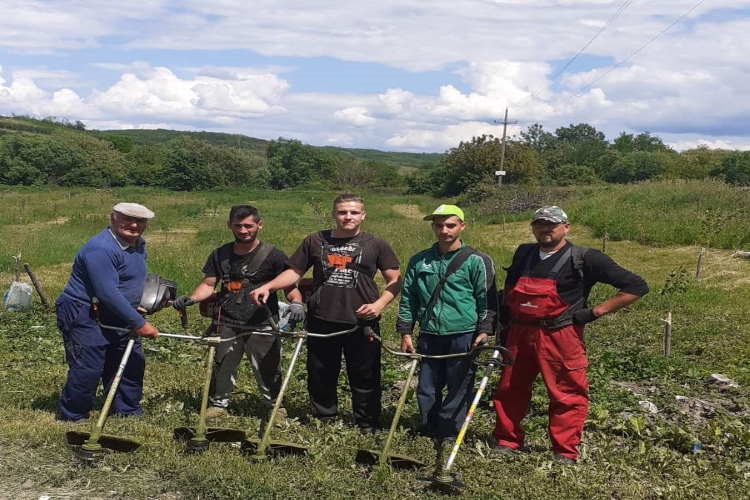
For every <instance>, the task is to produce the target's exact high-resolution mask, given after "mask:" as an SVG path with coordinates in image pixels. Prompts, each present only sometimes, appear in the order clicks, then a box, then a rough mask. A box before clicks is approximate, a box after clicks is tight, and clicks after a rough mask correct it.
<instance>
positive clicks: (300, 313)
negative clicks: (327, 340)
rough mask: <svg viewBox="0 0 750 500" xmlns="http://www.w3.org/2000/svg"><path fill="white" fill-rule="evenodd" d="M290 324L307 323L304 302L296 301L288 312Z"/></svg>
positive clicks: (290, 305)
mask: <svg viewBox="0 0 750 500" xmlns="http://www.w3.org/2000/svg"><path fill="white" fill-rule="evenodd" d="M286 317H287V318H288V321H289V323H301V322H303V321H305V306H304V304H302V302H297V301H294V302H292V303H291V304H289V307H288V308H287V310H286Z"/></svg>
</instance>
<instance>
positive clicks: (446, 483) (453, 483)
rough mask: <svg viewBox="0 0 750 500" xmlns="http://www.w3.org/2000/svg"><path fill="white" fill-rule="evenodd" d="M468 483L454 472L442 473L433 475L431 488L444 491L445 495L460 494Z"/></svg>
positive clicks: (440, 491)
mask: <svg viewBox="0 0 750 500" xmlns="http://www.w3.org/2000/svg"><path fill="white" fill-rule="evenodd" d="M465 488H466V485H465V484H464V483H463V481H461V480H460V479H457V478H456V477H455V476H454V475H453V474H447V473H442V474H438V475H435V476H433V478H432V482H431V483H430V489H432V490H434V491H437V492H439V493H443V494H444V495H460V494H461V493H463V491H464V489H465Z"/></svg>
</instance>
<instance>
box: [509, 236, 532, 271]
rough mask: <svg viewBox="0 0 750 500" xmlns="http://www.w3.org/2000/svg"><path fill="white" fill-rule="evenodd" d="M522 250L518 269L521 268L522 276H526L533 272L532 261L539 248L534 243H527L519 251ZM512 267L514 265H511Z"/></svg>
mask: <svg viewBox="0 0 750 500" xmlns="http://www.w3.org/2000/svg"><path fill="white" fill-rule="evenodd" d="M521 249H523V252H522V253H519V255H518V267H519V268H521V274H522V275H526V274H528V273H529V271H531V261H532V260H533V257H534V251H535V250H536V249H537V246H536V245H535V244H533V243H527V244H525V245H522V246H521V248H520V249H519V251H520V250H521ZM512 266H513V264H512V263H511V267H512ZM508 270H510V269H508Z"/></svg>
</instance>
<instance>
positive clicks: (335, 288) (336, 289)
mask: <svg viewBox="0 0 750 500" xmlns="http://www.w3.org/2000/svg"><path fill="white" fill-rule="evenodd" d="M287 263H288V264H289V267H292V268H294V269H296V270H298V271H301V272H302V273H303V274H304V273H305V272H307V270H308V269H310V267H311V266H312V268H313V283H314V287H315V290H314V292H313V294H312V296H311V297H310V300H309V302H308V305H307V309H308V311H307V313H308V315H310V316H313V317H315V318H318V319H322V320H323V321H330V322H332V323H346V324H355V323H357V316H356V314H355V313H354V312H355V311H356V310H357V309H359V307H360V306H362V304H370V303H372V302H374V301H376V300H377V299H378V297H379V296H380V293H379V291H378V287H377V285H376V284H375V280H374V278H375V273H377V271H384V270H386V269H398V268H399V262H398V258H397V257H396V254H395V253H394V252H393V249H392V248H391V247H390V245H389V244H388V243H386V242H385V240H382V239H381V238H378V237H376V236H374V235H372V234H370V233H360V234H358V235H357V236H353V237H351V238H334V237H332V236H331V231H330V230H326V231H319V232H317V233H313V234H311V235H309V236H308V237H307V238H305V239H304V240H303V241H302V244H301V245H300V246H299V248H297V251H295V252H294V254H293V255H292V256H291V257H290V258H289V260H288V262H287Z"/></svg>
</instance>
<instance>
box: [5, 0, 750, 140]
mask: <svg viewBox="0 0 750 500" xmlns="http://www.w3.org/2000/svg"><path fill="white" fill-rule="evenodd" d="M694 4H695V0H665V1H663V2H637V3H635V2H634V3H633V5H631V6H629V7H628V8H627V9H625V10H624V11H623V12H622V14H621V15H620V16H619V17H617V19H616V20H615V21H614V22H612V23H611V24H610V25H608V26H607V28H606V30H605V31H604V32H603V33H602V34H601V36H599V37H598V38H597V39H596V41H595V42H594V43H592V44H591V46H590V47H589V48H588V49H587V50H586V53H585V54H584V55H583V56H582V57H581V58H580V59H579V60H578V61H577V62H576V63H575V64H573V65H572V66H571V67H570V68H569V69H568V71H567V72H566V73H565V74H564V75H563V76H562V77H561V78H558V79H556V80H555V81H551V80H550V78H551V76H553V75H554V74H555V71H556V70H557V69H559V68H560V67H561V66H562V64H564V62H565V61H566V60H568V58H570V57H571V56H572V55H573V54H574V53H575V52H576V50H577V49H578V48H580V47H581V46H583V44H584V43H585V42H586V41H588V40H589V39H590V38H591V36H592V35H594V34H595V33H596V32H597V31H598V30H599V29H600V28H601V27H602V26H604V24H605V23H606V22H607V20H608V19H610V17H611V16H612V15H613V14H614V13H615V11H616V10H617V9H618V8H619V7H620V6H621V5H622V2H619V1H614V0H538V1H535V2H529V1H522V0H450V1H449V0H433V1H431V2H424V1H422V0H401V1H399V2H392V1H386V2H370V3H361V2H360V3H351V2H341V1H327V2H320V1H313V2H305V3H299V2H290V1H288V0H273V1H272V0H257V1H256V2H253V9H252V12H250V13H249V12H248V8H247V4H246V3H243V2H239V1H238V0H236V1H233V0H215V1H213V2H208V3H207V2H205V1H198V0H184V1H181V2H177V1H176V0H149V1H146V0H144V1H142V2H139V3H138V7H137V8H122V5H120V4H118V3H117V2H111V1H107V0H88V1H80V0H56V1H52V0H24V1H21V0H0V8H2V9H3V12H4V13H5V14H4V16H3V17H2V18H0V56H2V55H3V53H4V52H5V53H8V54H15V53H17V52H55V53H60V54H62V57H59V58H57V59H56V61H59V62H58V65H57V66H54V65H52V64H49V63H47V64H46V65H45V66H41V65H39V66H37V67H21V66H22V65H23V64H24V63H14V65H11V64H10V63H9V62H7V61H5V60H4V61H3V63H4V65H5V68H6V73H5V74H3V75H2V76H0V113H30V114H38V115H55V116H66V117H68V118H70V119H74V120H75V119H81V120H84V121H86V122H87V123H89V124H90V125H89V126H93V125H91V124H99V123H107V124H111V126H112V127H114V126H117V124H128V125H130V126H134V127H137V126H141V125H149V124H160V125H162V126H168V127H170V128H181V129H185V128H191V127H192V128H210V129H216V130H223V131H230V132H240V133H246V134H248V135H253V136H260V137H267V138H269V137H278V136H286V137H297V138H300V139H302V140H306V141H309V142H313V143H319V144H325V143H331V144H334V143H335V144H347V145H353V146H368V147H388V148H397V147H404V148H411V149H415V150H417V149H420V150H432V151H434V150H443V149H445V148H448V147H452V146H455V145H456V144H457V141H460V140H465V139H468V138H470V136H471V134H472V133H482V131H484V130H487V129H488V128H489V129H492V130H496V129H497V124H496V123H495V122H494V121H495V120H500V119H501V118H502V114H503V111H504V109H505V107H506V106H507V107H509V108H510V118H511V119H512V120H519V122H520V123H519V125H518V127H520V128H524V127H525V126H527V125H530V124H531V123H534V122H540V123H542V124H544V126H545V128H547V129H548V130H554V129H555V128H556V127H558V126H562V125H568V124H569V123H580V122H587V123H591V124H593V125H595V126H596V127H597V128H599V129H600V130H602V131H604V132H605V133H606V134H607V135H608V136H609V137H610V138H611V137H614V136H616V135H617V134H618V133H619V132H621V131H634V132H639V131H643V130H649V131H651V132H653V133H655V134H657V135H660V136H662V137H671V138H673V139H672V140H673V141H677V142H675V144H677V143H680V142H679V141H685V143H686V144H688V143H691V142H690V141H697V140H701V141H708V142H709V143H712V144H713V143H716V144H724V143H725V142H726V141H728V142H726V144H737V145H746V144H747V143H748V142H750V139H745V138H744V137H750V133H748V132H747V131H745V128H746V123H748V121H749V119H750V94H749V93H748V92H747V90H746V88H747V85H746V80H747V78H746V75H747V74H748V72H750V59H748V58H747V53H748V52H750V36H748V35H747V33H750V18H749V17H750V16H748V15H747V14H746V13H743V11H742V10H741V9H748V8H750V1H748V0H731V1H730V0H715V1H712V2H704V3H703V4H702V5H701V6H700V7H699V8H697V9H696V10H695V11H694V12H693V13H692V14H691V15H690V16H689V18H688V19H687V20H686V21H685V22H682V23H680V24H679V25H677V26H675V27H673V28H672V29H670V30H669V31H668V32H666V33H665V34H663V35H662V36H661V37H660V38H659V39H658V40H656V41H655V42H654V43H652V44H650V45H648V47H645V48H643V50H641V51H640V52H639V53H638V54H637V55H636V57H634V58H633V60H632V61H628V62H627V63H626V64H623V65H622V67H617V68H613V66H612V65H611V61H623V60H624V59H625V58H626V57H628V56H629V55H630V54H632V53H633V52H634V51H635V50H636V49H639V48H640V47H642V46H643V44H644V43H645V42H646V41H648V40H649V39H650V38H651V37H652V36H654V35H655V34H657V33H659V32H660V31H661V30H663V29H664V28H665V27H666V26H667V25H668V24H669V23H670V22H671V21H672V20H673V19H675V18H676V17H677V16H678V15H679V14H681V13H683V12H685V11H687V9H689V8H690V7H691V6H693V5H694ZM732 9H735V10H734V12H735V14H734V15H730V13H731V12H733V10H732ZM709 11H713V12H714V14H713V15H712V16H711V17H708V18H701V16H702V15H703V14H705V13H707V12H709ZM113 40H117V42H113ZM87 47H101V48H103V49H105V50H102V51H101V52H97V54H101V53H111V54H113V61H102V60H98V61H97V62H93V63H89V64H90V65H91V66H93V67H95V68H97V69H107V70H110V71H113V72H115V75H116V77H118V78H117V80H115V81H114V82H111V81H109V82H107V83H98V84H97V83H91V82H89V81H88V77H87V76H85V75H78V74H77V73H76V72H75V71H74V70H73V67H70V68H69V67H67V66H66V64H68V62H69V61H76V62H78V61H79V60H78V59H77V58H78V56H79V55H85V54H86V51H79V49H81V48H87ZM138 48H143V49H147V51H145V52H135V54H134V55H133V59H141V60H140V61H138V60H136V61H132V62H127V61H123V60H122V59H118V58H121V57H122V53H123V50H122V49H138ZM109 49H112V51H111V52H108V50H109ZM153 49H168V50H167V51H166V52H161V51H154V52H149V51H152V50H153ZM225 49H228V50H232V51H235V52H237V51H240V52H241V51H243V50H247V51H251V52H252V54H253V60H254V61H256V60H258V58H261V57H263V56H266V57H267V59H265V60H262V66H257V67H256V66H251V67H243V66H241V65H239V66H237V65H236V59H235V58H232V57H228V58H224V57H223V56H224V54H223V53H222V52H221V51H222V50H225ZM190 50H202V51H216V52H215V53H216V54H217V56H218V57H217V58H216V60H217V65H216V66H201V65H200V64H199V63H195V64H186V62H185V61H190V59H189V54H190V52H189V51H190ZM3 51H4V52H3ZM172 53H174V54H179V55H180V56H183V57H180V62H179V63H175V62H174V61H170V56H169V55H164V54H172ZM152 56H153V57H154V58H156V57H158V58H160V60H159V63H158V64H156V63H153V64H152V63H151V62H149V61H147V60H149V59H150V58H151V57H152ZM274 56H283V57H285V59H283V60H281V61H280V63H279V60H275V59H273V57H274ZM591 56H596V57H597V59H596V60H594V61H593V62H592V59H591ZM295 57H296V58H305V57H326V58H334V59H338V60H340V61H356V62H359V63H366V62H375V63H380V64H383V65H387V67H388V68H394V67H395V68H400V69H407V70H410V71H423V70H428V69H429V70H438V71H446V70H447V68H449V69H450V71H454V72H455V73H457V74H458V76H459V77H460V78H462V79H463V85H460V84H457V83H455V78H454V79H452V80H451V81H448V80H446V81H439V80H437V78H438V77H437V76H436V75H439V73H436V74H431V75H429V76H426V77H425V78H428V79H429V81H430V82H431V85H433V87H432V88H425V86H421V87H419V88H421V89H423V90H420V91H419V92H417V91H415V90H414V88H416V87H417V86H415V87H414V88H412V87H409V86H408V84H403V85H401V87H402V88H399V85H400V84H399V82H395V83H394V82H387V83H385V84H384V88H383V89H376V90H373V91H372V92H370V93H363V92H361V90H360V89H358V88H357V87H356V85H357V83H355V82H357V81H358V79H357V78H351V82H352V83H351V87H350V88H348V89H347V91H342V92H338V93H333V92H325V91H317V92H297V91H295V89H294V88H293V87H292V85H291V84H290V82H294V77H295V76H298V74H299V73H298V72H301V71H310V70H309V69H307V68H308V67H309V66H311V65H310V64H308V61H299V60H296V59H293V58H295ZM225 60H229V61H232V62H231V63H227V64H226V65H225V63H224V61H225ZM277 63H278V64H277ZM29 64H32V63H29ZM229 64H235V65H229ZM597 65H598V66H599V67H597ZM370 69H371V68H370ZM292 71H294V73H292ZM99 73H101V72H99ZM285 73H286V74H287V75H285ZM289 74H290V75H291V76H288V75H289ZM280 75H284V77H282V76H280ZM109 76H111V75H109ZM330 78H338V79H348V78H350V77H349V75H348V74H346V73H345V72H344V73H341V74H336V75H331V76H330ZM301 80H302V81H305V79H304V78H302V79H301ZM310 80H315V81H318V82H319V81H323V80H322V79H320V75H315V78H311V79H310ZM82 82H84V83H82ZM305 83H308V82H305ZM319 85H320V86H319V87H318V88H325V87H324V85H322V84H319ZM82 86H85V87H86V89H87V90H82V88H81V87H82ZM92 88H93V89H95V90H93V91H90V90H88V89H92ZM337 88H341V86H340V85H339V86H337ZM467 134H468V135H467ZM711 141H713V142H711Z"/></svg>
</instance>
